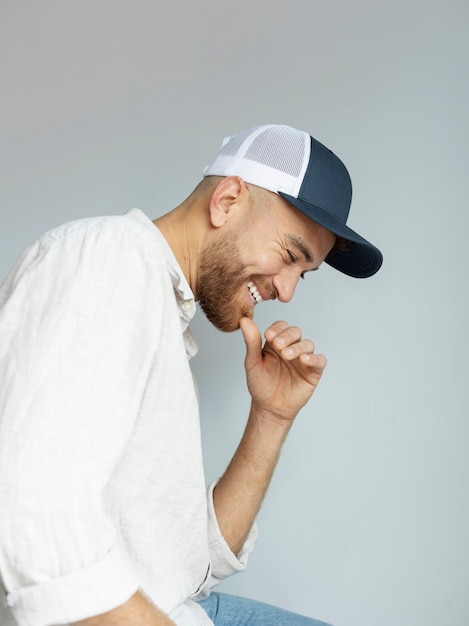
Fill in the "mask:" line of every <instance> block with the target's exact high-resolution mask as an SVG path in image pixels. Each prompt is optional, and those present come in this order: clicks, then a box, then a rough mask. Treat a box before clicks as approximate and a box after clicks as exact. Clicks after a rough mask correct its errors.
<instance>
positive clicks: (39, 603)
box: [6, 547, 139, 626]
mask: <svg viewBox="0 0 469 626" xmlns="http://www.w3.org/2000/svg"><path fill="white" fill-rule="evenodd" d="M138 587H139V585H138V579H137V574H136V572H135V571H134V568H133V566H132V563H131V562H130V561H129V560H128V559H127V558H126V557H125V556H124V555H123V554H122V552H121V551H120V549H119V548H118V547H114V548H113V549H112V550H111V551H110V552H109V553H108V554H107V555H106V556H105V557H104V558H103V559H102V560H101V561H99V562H97V563H95V564H94V565H92V566H90V567H87V568H86V569H83V570H80V571H77V572H73V573H71V574H66V575H65V576H62V577H60V578H57V579H54V580H48V581H45V582H42V583H39V584H36V585H30V586H28V587H23V588H20V589H15V590H12V591H10V592H9V593H8V594H7V598H6V600H7V604H8V606H9V607H10V609H11V611H12V613H13V615H14V617H15V619H16V621H17V622H18V625H19V626H50V624H68V623H70V622H76V621H78V620H81V619H85V618H87V617H92V616H95V615H100V614H101V613H105V612H106V611H110V610H111V609H114V608H116V607H117V606H120V605H121V604H124V603H125V602H126V601H127V600H128V599H129V598H130V597H131V596H132V595H133V594H134V593H135V592H136V591H137V590H138Z"/></svg>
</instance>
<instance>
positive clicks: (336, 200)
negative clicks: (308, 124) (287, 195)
mask: <svg viewBox="0 0 469 626" xmlns="http://www.w3.org/2000/svg"><path fill="white" fill-rule="evenodd" d="M298 198H299V199H301V200H304V201H305V202H307V203H309V204H314V205H315V206H317V207H320V208H321V209H323V210H324V211H327V212H328V213H331V214H332V215H335V216H336V217H337V218H338V219H339V220H340V221H342V222H343V223H345V222H346V221H347V218H348V214H349V211H350V204H351V202H352V181H351V179H350V175H349V173H348V171H347V168H346V167H345V165H344V164H343V163H342V161H341V160H340V159H339V158H338V157H337V156H336V155H335V154H334V153H333V152H332V151H331V150H329V148H326V146H323V145H322V143H320V142H319V141H316V139H314V138H313V137H311V155H310V159H309V163H308V167H307V169H306V172H305V175H304V178H303V183H302V185H301V187H300V191H299V193H298Z"/></svg>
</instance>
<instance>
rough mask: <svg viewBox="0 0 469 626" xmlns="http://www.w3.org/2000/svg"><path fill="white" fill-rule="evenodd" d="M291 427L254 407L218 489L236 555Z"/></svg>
mask: <svg viewBox="0 0 469 626" xmlns="http://www.w3.org/2000/svg"><path fill="white" fill-rule="evenodd" d="M290 427H291V422H290V423H287V422H283V423H282V422H279V421H277V420H274V419H269V418H266V416H265V415H261V414H260V413H259V412H258V411H256V409H255V408H251V412H250V415H249V419H248V422H247V425H246V430H245V431H244V435H243V437H242V439H241V442H240V444H239V446H238V449H237V450H236V453H235V455H234V457H233V459H232V461H231V463H230V464H229V466H228V468H227V470H226V472H225V473H224V475H223V476H222V478H221V479H220V481H219V482H218V484H217V485H216V487H215V489H214V492H213V504H214V508H215V512H216V515H217V521H218V525H219V527H220V531H221V533H222V535H223V537H224V539H225V541H226V542H227V543H228V545H229V547H230V549H231V550H232V552H233V553H234V554H238V553H239V552H240V550H241V548H242V547H243V544H244V542H245V541H246V538H247V536H248V534H249V531H250V530H251V528H252V525H253V524H254V521H255V519H256V516H257V514H258V512H259V509H260V507H261V504H262V501H263V499H264V496H265V493H266V491H267V488H268V486H269V483H270V480H271V478H272V475H273V472H274V470H275V466H276V464H277V460H278V457H279V454H280V450H281V448H282V445H283V443H284V441H285V438H286V436H287V434H288V431H289V429H290Z"/></svg>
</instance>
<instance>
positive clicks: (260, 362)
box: [240, 317, 327, 422]
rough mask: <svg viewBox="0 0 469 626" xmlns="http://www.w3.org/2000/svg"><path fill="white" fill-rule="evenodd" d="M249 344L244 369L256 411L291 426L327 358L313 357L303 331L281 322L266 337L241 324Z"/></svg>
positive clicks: (250, 323) (247, 321) (249, 322)
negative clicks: (302, 333) (263, 339)
mask: <svg viewBox="0 0 469 626" xmlns="http://www.w3.org/2000/svg"><path fill="white" fill-rule="evenodd" d="M240 327H241V331H242V333H243V337H244V341H245V342H246V359H245V362H244V366H245V369H246V378H247V384H248V389H249V393H250V394H251V397H252V402H253V408H255V409H256V411H257V412H258V413H262V414H265V415H266V416H267V417H273V418H274V419H276V420H282V421H283V422H291V421H292V420H293V419H294V418H295V417H296V415H297V413H298V411H299V410H300V409H301V408H302V407H303V406H304V405H305V404H306V402H307V401H308V400H309V399H310V397H311V395H312V394H313V392H314V390H315V389H316V387H317V385H318V383H319V380H320V379H321V376H322V373H323V371H324V368H325V367H326V363H327V361H326V357H325V356H323V355H322V354H314V344H313V342H312V341H310V340H309V339H302V337H301V330H300V329H299V328H297V327H296V326H289V325H288V324H287V322H283V321H279V322H275V323H274V324H272V325H271V326H270V327H269V328H268V329H267V330H266V331H265V333H264V336H265V339H266V342H265V344H264V347H263V348H262V337H261V334H260V332H259V329H258V328H257V326H256V325H255V324H254V322H253V321H252V320H250V319H248V318H246V317H244V318H243V319H242V320H241V323H240Z"/></svg>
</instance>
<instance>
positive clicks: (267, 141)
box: [244, 126, 305, 178]
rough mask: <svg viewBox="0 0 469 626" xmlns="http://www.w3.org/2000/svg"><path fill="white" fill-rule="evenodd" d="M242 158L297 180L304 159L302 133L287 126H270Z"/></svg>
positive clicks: (258, 136)
mask: <svg viewBox="0 0 469 626" xmlns="http://www.w3.org/2000/svg"><path fill="white" fill-rule="evenodd" d="M244 158H245V159H251V161H257V162H258V163H262V164H263V165H267V166H268V167H272V168H273V169H276V170H280V171H281V172H285V174H290V176H294V177H295V178H297V177H298V176H299V175H300V174H301V170H302V168H303V163H304V158H305V140H304V133H302V132H301V131H298V130H295V129H294V128H290V127H289V126H270V127H268V128H266V129H265V130H264V131H262V133H260V134H259V135H257V137H256V138H255V139H254V141H253V142H252V143H251V145H250V146H249V148H248V150H247V151H246V153H245V155H244Z"/></svg>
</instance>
